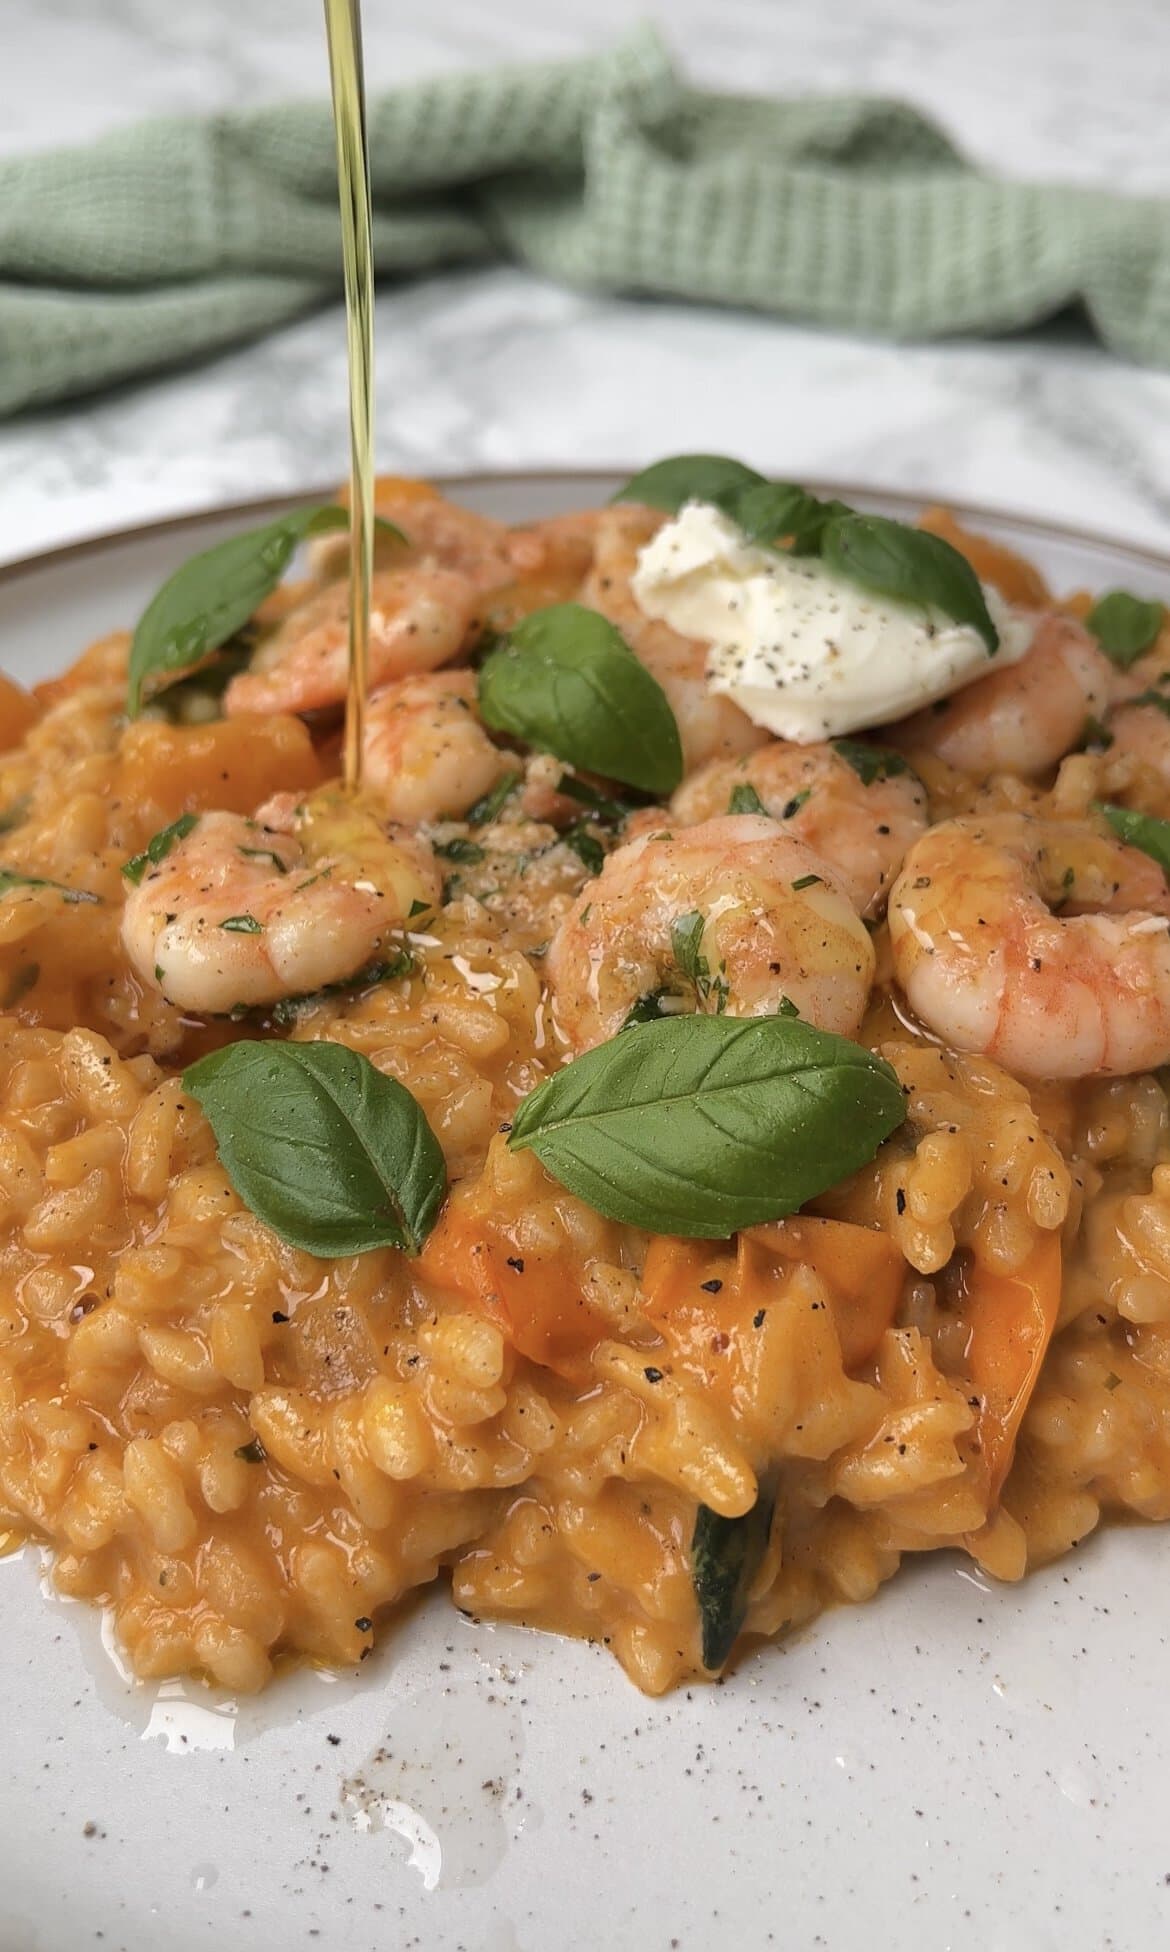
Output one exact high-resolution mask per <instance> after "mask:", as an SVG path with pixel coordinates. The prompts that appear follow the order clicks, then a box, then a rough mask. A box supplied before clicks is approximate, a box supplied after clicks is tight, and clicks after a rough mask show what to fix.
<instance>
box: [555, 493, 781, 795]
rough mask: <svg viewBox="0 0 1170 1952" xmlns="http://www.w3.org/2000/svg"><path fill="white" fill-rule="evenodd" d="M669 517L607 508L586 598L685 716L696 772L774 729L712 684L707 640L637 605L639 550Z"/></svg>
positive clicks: (682, 726) (633, 507) (689, 763)
mask: <svg viewBox="0 0 1170 1952" xmlns="http://www.w3.org/2000/svg"><path fill="white" fill-rule="evenodd" d="M666 519H667V518H666V516H665V515H664V514H663V513H662V511H661V510H660V509H656V508H643V507H641V506H640V505H639V504H638V503H635V502H620V503H618V504H617V506H616V507H613V508H606V509H603V510H602V511H601V513H600V517H599V520H598V523H597V534H596V547H595V552H594V557H593V566H592V568H591V570H590V572H589V575H588V576H587V577H586V579H585V583H584V585H583V587H582V591H581V601H582V603H584V604H587V605H588V606H589V607H590V609H593V610H600V612H601V614H602V616H603V617H608V618H609V621H610V622H611V623H612V624H616V626H617V628H618V629H619V630H620V631H621V633H622V635H623V637H624V638H625V640H626V642H627V644H628V645H629V647H630V649H631V650H632V651H633V652H634V653H635V655H636V656H637V657H639V658H640V659H641V660H642V663H643V664H644V665H645V666H646V669H647V670H648V671H650V672H651V673H652V674H653V676H654V677H655V678H657V680H658V682H659V684H660V685H661V686H662V689H663V691H664V692H665V693H666V696H667V698H668V699H669V700H670V706H671V710H672V711H673V712H674V715H675V718H676V719H677V720H678V729H679V735H680V737H681V739H682V746H683V756H684V759H685V761H686V767H687V770H688V772H689V771H690V770H691V768H692V767H694V766H701V765H702V764H703V763H704V761H705V760H708V759H716V758H719V759H728V758H734V757H735V756H736V755H737V754H738V753H741V752H752V751H754V749H755V748H756V747H757V746H761V745H764V744H765V743H766V741H767V739H768V738H769V736H770V735H769V734H768V733H767V732H764V731H762V730H761V729H760V727H759V726H758V725H753V724H752V722H751V720H750V718H748V716H747V714H746V713H745V712H741V711H740V709H739V706H738V705H735V704H733V703H732V701H731V699H730V698H724V697H722V696H721V695H720V694H719V693H717V692H713V691H710V690H708V687H707V677H706V664H707V652H708V648H709V646H708V645H706V644H700V643H697V642H696V641H695V640H694V638H691V637H680V636H679V634H678V632H677V631H676V630H672V629H671V628H670V625H669V624H664V623H661V622H658V621H656V620H653V619H651V618H649V617H647V616H645V615H644V614H643V612H642V611H641V610H640V609H639V607H638V604H637V601H636V599H635V597H634V592H633V588H632V582H631V579H632V577H633V574H634V571H635V569H636V568H637V566H638V552H639V550H641V549H643V548H644V547H645V545H646V543H648V542H649V541H650V538H651V537H652V536H653V535H654V534H655V533H656V532H657V530H658V529H660V528H661V526H662V524H663V522H664V521H665V520H666Z"/></svg>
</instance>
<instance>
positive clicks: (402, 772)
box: [364, 671, 519, 822]
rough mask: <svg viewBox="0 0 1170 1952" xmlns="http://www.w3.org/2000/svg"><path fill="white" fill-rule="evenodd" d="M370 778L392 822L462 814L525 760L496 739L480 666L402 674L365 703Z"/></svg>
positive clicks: (368, 783)
mask: <svg viewBox="0 0 1170 1952" xmlns="http://www.w3.org/2000/svg"><path fill="white" fill-rule="evenodd" d="M364 758H365V783H366V786H367V788H368V790H369V792H370V793H371V794H373V795H374V796H375V797H376V799H377V800H378V803H379V805H380V806H381V807H382V809H383V810H384V811H385V812H386V813H388V814H389V815H390V817H391V819H393V820H404V821H407V822H415V821H419V820H457V819H459V817H460V816H461V815H462V814H464V813H466V812H467V810H468V808H469V807H471V806H473V805H474V804H475V802H476V800H479V799H481V798H482V797H483V795H484V794H485V793H487V792H490V790H491V788H492V787H493V786H495V784H496V782H497V781H498V780H499V779H501V778H502V777H503V775H504V774H505V773H506V772H509V771H513V770H515V769H516V768H517V767H518V764H519V762H518V761H517V760H515V759H512V760H509V758H508V756H507V755H506V754H505V753H503V752H501V751H500V748H499V747H498V746H496V745H493V743H492V741H491V739H490V738H489V737H488V734H487V733H486V732H485V731H484V728H483V726H482V725H481V724H480V721H479V715H478V713H477V710H476V688H475V673H474V672H473V671H430V672H424V673H422V674H421V675H420V676H418V677H414V678H399V679H398V680H397V681H396V682H395V683H394V684H389V685H385V686H383V688H382V689H381V690H380V691H376V692H375V693H374V695H373V697H372V698H371V699H370V702H369V704H368V706H367V707H366V724H365V745H364Z"/></svg>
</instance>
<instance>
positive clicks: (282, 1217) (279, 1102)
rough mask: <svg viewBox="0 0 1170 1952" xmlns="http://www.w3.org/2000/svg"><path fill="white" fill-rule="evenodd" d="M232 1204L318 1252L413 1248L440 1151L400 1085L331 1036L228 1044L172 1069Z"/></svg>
mask: <svg viewBox="0 0 1170 1952" xmlns="http://www.w3.org/2000/svg"><path fill="white" fill-rule="evenodd" d="M183 1087H184V1090H186V1091H189V1092H190V1093H191V1095H192V1096H193V1097H194V1098H196V1099H198V1101H199V1104H200V1105H201V1106H202V1108H203V1112H204V1115H205V1116H206V1118H207V1121H208V1123H209V1124H210V1126H211V1129H212V1131H213V1132H214V1133H215V1141H216V1145H217V1146H218V1148H219V1156H220V1160H221V1161H222V1164H223V1167H224V1170H225V1172H226V1173H227V1176H228V1178H229V1179H230V1180H231V1183H232V1185H233V1186H234V1187H235V1189H236V1192H237V1193H238V1194H239V1196H240V1198H241V1199H242V1200H243V1202H244V1204H245V1205H246V1206H247V1207H249V1208H250V1209H251V1211H252V1212H253V1213H254V1214H256V1215H257V1216H258V1218H259V1219H261V1220H263V1221H265V1222H266V1224H267V1225H268V1226H270V1227H271V1228H272V1230H273V1232H274V1233H277V1234H279V1235H280V1237H281V1239H282V1240H287V1241H288V1243H289V1245H290V1246H292V1247H301V1248H304V1249H305V1250H306V1251H307V1252H308V1253H310V1254H320V1255H322V1256H323V1257H325V1258H327V1259H332V1258H336V1257H337V1256H338V1255H342V1254H364V1253H366V1252H368V1251H369V1250H370V1249H371V1248H374V1247H400V1248H404V1249H405V1250H406V1252H407V1253H409V1254H417V1253H418V1251H419V1248H420V1247H421V1246H422V1244H423V1241H424V1240H425V1239H426V1237H427V1235H428V1234H429V1232H430V1230H431V1228H432V1227H433V1226H434V1223H435V1219H436V1217H437V1215H438V1211H439V1208H440V1206H441V1205H442V1202H443V1195H444V1193H445V1191H446V1184H447V1175H446V1167H445V1165H444V1162H443V1154H442V1151H441V1149H440V1146H439V1142H438V1140H437V1139H436V1137H435V1135H434V1133H433V1132H432V1131H431V1128H430V1126H429V1125H428V1124H427V1121H426V1118H425V1116H424V1114H423V1111H422V1107H421V1106H420V1105H419V1104H417V1102H416V1101H415V1099H414V1098H412V1097H411V1095H410V1092H409V1091H407V1090H406V1088H405V1086H404V1085H400V1084H399V1083H398V1082H397V1080H396V1079H395V1078H388V1077H386V1076H385V1074H384V1073H383V1072H381V1071H379V1070H377V1069H375V1067H374V1065H372V1064H371V1063H370V1060H369V1058H368V1057H362V1056H361V1054H360V1053H359V1052H358V1051H351V1050H348V1049H347V1048H346V1047H345V1046H344V1045H342V1044H330V1043H317V1044H280V1043H273V1042H265V1043H251V1042H249V1043H238V1044H228V1045H227V1046H226V1047H225V1048H224V1049H223V1050H219V1051H213V1052H212V1053H211V1055H210V1057H202V1058H200V1059H199V1062H198V1063H197V1064H191V1065H189V1066H188V1068H187V1069H186V1071H184V1073H183Z"/></svg>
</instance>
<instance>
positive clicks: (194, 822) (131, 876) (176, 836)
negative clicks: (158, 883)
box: [122, 813, 244, 888]
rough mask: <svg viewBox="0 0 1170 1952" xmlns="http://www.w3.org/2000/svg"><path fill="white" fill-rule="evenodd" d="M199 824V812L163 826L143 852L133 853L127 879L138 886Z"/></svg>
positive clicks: (125, 873)
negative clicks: (148, 870) (148, 872)
mask: <svg viewBox="0 0 1170 1952" xmlns="http://www.w3.org/2000/svg"><path fill="white" fill-rule="evenodd" d="M198 824H199V815H198V814H197V813H181V814H180V815H179V818H178V819H177V820H172V822H171V824H170V826H169V827H163V828H162V829H161V830H160V831H159V832H158V833H157V834H155V835H154V836H153V838H152V839H151V840H148V841H147V843H146V846H145V847H144V849H143V851H142V853H141V854H135V855H133V856H132V857H131V858H130V860H128V861H127V862H126V864H125V866H124V867H123V869H122V873H123V874H124V875H125V877H126V880H127V881H130V882H132V883H133V885H134V886H135V887H136V888H137V886H138V884H139V882H140V881H141V880H142V878H143V876H144V875H145V873H146V871H147V869H148V868H156V867H158V865H159V862H160V861H165V860H166V857H167V855H168V854H169V853H170V851H171V849H172V847H176V846H177V845H178V843H179V842H180V841H181V840H186V838H187V835H188V834H189V833H191V831H192V829H193V828H195V827H197V826H198ZM243 851H244V850H241V852H243Z"/></svg>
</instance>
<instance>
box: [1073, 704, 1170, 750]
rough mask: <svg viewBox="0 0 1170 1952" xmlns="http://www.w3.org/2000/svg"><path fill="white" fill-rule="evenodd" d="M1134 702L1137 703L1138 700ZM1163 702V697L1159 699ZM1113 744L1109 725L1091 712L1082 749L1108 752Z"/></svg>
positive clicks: (1082, 738) (1085, 728) (1082, 740)
mask: <svg viewBox="0 0 1170 1952" xmlns="http://www.w3.org/2000/svg"><path fill="white" fill-rule="evenodd" d="M1134 702H1135V703H1136V700H1135V701H1134ZM1162 702H1163V701H1162V700H1161V699H1159V700H1158V703H1159V704H1161V703H1162ZM1112 744H1113V734H1112V732H1110V730H1109V728H1108V726H1105V725H1102V723H1101V721H1100V719H1099V718H1093V717H1092V715H1091V714H1090V716H1089V717H1088V718H1087V719H1086V720H1085V727H1084V731H1083V732H1082V733H1081V749H1082V751H1086V752H1108V750H1109V748H1110V746H1111V745H1112Z"/></svg>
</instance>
